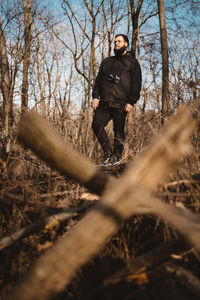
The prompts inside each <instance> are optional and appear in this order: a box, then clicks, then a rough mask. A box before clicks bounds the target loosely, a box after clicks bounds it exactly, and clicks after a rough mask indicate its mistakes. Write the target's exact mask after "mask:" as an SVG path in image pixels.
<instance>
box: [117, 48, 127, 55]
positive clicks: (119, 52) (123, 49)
mask: <svg viewBox="0 0 200 300" xmlns="http://www.w3.org/2000/svg"><path fill="white" fill-rule="evenodd" d="M126 49H127V47H126V46H123V47H122V48H120V49H115V48H114V53H115V55H122V54H123V53H124V52H125V51H126Z"/></svg>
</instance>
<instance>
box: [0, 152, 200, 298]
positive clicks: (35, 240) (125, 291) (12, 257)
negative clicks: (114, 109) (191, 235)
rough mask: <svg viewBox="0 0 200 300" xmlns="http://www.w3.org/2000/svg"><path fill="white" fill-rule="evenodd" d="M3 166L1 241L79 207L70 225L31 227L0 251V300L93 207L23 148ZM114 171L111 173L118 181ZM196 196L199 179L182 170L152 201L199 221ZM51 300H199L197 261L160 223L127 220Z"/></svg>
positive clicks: (75, 186) (143, 217) (69, 183)
mask: <svg viewBox="0 0 200 300" xmlns="http://www.w3.org/2000/svg"><path fill="white" fill-rule="evenodd" d="M1 162H2V164H1V169H0V219H1V222H0V236H1V238H3V237H6V236H9V235H11V234H12V233H13V232H16V231H18V230H19V229H21V228H26V227H27V226H29V225H31V224H34V223H36V222H38V220H43V219H45V218H48V217H49V216H51V215H54V214H58V213H60V212H63V211H67V210H69V209H72V208H73V209H74V208H75V207H76V208H82V207H83V209H80V212H79V213H76V214H75V215H72V216H71V218H70V219H69V218H68V219H66V220H64V221H62V222H57V223H56V224H54V225H51V226H49V228H48V229H47V228H45V229H44V228H43V229H41V230H36V229H37V227H36V229H35V232H34V231H33V232H32V233H31V234H29V235H28V236H27V237H24V238H21V239H19V240H17V241H15V242H14V241H13V242H12V243H11V244H10V245H9V246H6V247H4V246H3V247H2V248H1V250H0V262H1V263H0V298H1V299H4V298H6V295H7V294H8V293H9V292H10V291H11V290H12V289H13V287H14V286H16V285H17V284H18V282H19V281H20V280H23V278H24V276H26V274H27V273H28V272H29V270H31V268H32V267H33V265H34V263H35V262H36V261H37V259H38V258H39V257H40V256H41V255H42V254H44V253H45V252H46V251H47V249H48V248H50V247H52V245H53V244H54V243H55V242H56V241H57V240H58V239H60V238H62V236H63V235H64V234H65V233H66V232H67V231H69V230H70V229H71V228H72V227H73V226H74V225H76V224H77V223H78V222H79V221H80V219H81V218H82V216H83V215H84V214H85V211H87V210H89V209H90V206H92V205H95V202H96V201H99V200H98V198H96V197H95V196H91V195H90V194H88V193H87V190H86V189H85V188H83V187H82V186H80V185H79V184H77V183H76V182H75V181H72V180H70V179H69V178H64V177H63V176H62V175H61V174H60V173H59V172H57V171H55V170H51V169H50V168H48V167H47V166H46V165H45V164H44V163H42V162H41V161H40V160H39V159H38V158H37V157H35V156H34V155H33V154H32V153H31V152H30V151H28V150H26V151H24V149H22V148H21V149H20V150H19V152H18V153H16V152H15V153H10V154H9V157H7V158H6V160H5V158H4V157H2V158H1ZM118 169H119V168H118ZM111 171H112V173H113V170H111ZM118 171H119V170H115V172H114V173H115V175H117V176H120V173H119V172H118ZM107 172H108V173H109V170H107ZM199 190H200V175H199V174H190V173H188V172H187V171H186V170H185V169H184V167H183V171H182V172H181V171H180V169H179V171H177V172H176V174H173V175H171V177H170V178H169V181H168V182H167V183H166V182H165V183H164V184H163V185H161V186H159V187H158V190H157V195H158V196H159V197H161V198H162V199H163V201H165V202H167V203H170V204H171V205H173V206H176V207H179V208H180V209H184V210H192V211H193V212H194V213H195V214H197V215H199V212H200V211H199V208H200V205H199V204H200V201H199ZM1 241H2V239H1ZM1 241H0V245H1ZM179 241H180V242H179ZM141 262H142V263H141ZM53 299H54V300H58V299H60V300H61V299H63V300H64V299H71V300H78V299H84V300H85V299H87V300H92V299H104V300H107V299H110V300H122V299H123V300H128V299H140V300H153V299H162V300H165V299H170V300H175V299H176V300H177V299H182V300H193V299H194V300H196V299H200V255H199V253H198V252H197V250H195V249H194V248H192V246H191V245H189V244H187V243H186V242H185V241H184V240H182V237H180V236H179V234H178V233H177V232H176V231H173V230H172V229H170V228H169V227H168V226H167V224H164V223H163V222H162V221H161V220H159V219H156V218H155V217H153V216H151V215H138V216H133V217H131V218H130V219H129V220H128V221H126V222H124V223H122V224H121V226H120V228H119V231H118V232H117V233H116V234H115V235H114V236H112V238H111V239H110V240H109V241H108V242H107V243H106V245H105V247H104V249H103V250H102V251H100V252H99V253H98V254H97V255H96V256H95V257H94V258H93V259H92V260H91V261H90V262H89V263H88V264H86V265H85V266H84V267H83V268H81V269H80V270H79V271H78V273H77V274H76V277H75V278H74V279H73V280H72V282H71V284H70V285H69V286H68V287H67V288H66V290H64V291H63V292H62V293H60V294H59V295H56V296H55V297H54V298H53Z"/></svg>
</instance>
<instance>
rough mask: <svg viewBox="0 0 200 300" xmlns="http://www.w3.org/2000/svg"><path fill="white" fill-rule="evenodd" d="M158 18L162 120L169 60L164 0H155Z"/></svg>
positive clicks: (167, 83) (165, 110) (164, 110)
mask: <svg viewBox="0 0 200 300" xmlns="http://www.w3.org/2000/svg"><path fill="white" fill-rule="evenodd" d="M157 3H158V9H159V20H160V38H161V52H162V121H163V122H164V118H165V116H166V114H167V113H168V112H169V109H170V107H169V62H168V46H167V28H166V21H165V7H164V0H157Z"/></svg>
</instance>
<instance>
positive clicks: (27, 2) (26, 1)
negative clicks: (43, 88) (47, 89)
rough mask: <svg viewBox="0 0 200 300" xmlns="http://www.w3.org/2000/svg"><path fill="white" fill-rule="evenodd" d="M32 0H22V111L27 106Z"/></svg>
mask: <svg viewBox="0 0 200 300" xmlns="http://www.w3.org/2000/svg"><path fill="white" fill-rule="evenodd" d="M33 1H34V0H22V2H23V14H24V40H25V41H24V42H25V47H24V59H23V79H22V112H23V110H24V108H26V107H28V69H29V65H30V51H31V39H32V36H31V25H32V14H31V5H32V3H33Z"/></svg>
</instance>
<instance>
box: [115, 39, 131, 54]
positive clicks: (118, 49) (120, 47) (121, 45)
mask: <svg viewBox="0 0 200 300" xmlns="http://www.w3.org/2000/svg"><path fill="white" fill-rule="evenodd" d="M127 47H128V43H127V42H125V41H124V38H123V36H121V35H119V36H117V37H116V38H115V42H114V52H115V54H117V53H119V54H122V53H124V52H125V51H126V49H127Z"/></svg>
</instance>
